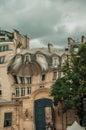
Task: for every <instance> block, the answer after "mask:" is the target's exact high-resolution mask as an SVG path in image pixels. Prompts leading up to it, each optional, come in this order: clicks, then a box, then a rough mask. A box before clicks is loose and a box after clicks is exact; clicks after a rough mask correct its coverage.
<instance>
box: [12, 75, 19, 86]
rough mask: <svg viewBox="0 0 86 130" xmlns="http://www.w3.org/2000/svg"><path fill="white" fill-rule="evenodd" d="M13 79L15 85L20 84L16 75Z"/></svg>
mask: <svg viewBox="0 0 86 130" xmlns="http://www.w3.org/2000/svg"><path fill="white" fill-rule="evenodd" d="M13 78H14V84H18V79H17V76H16V75H13Z"/></svg>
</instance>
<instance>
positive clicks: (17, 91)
mask: <svg viewBox="0 0 86 130" xmlns="http://www.w3.org/2000/svg"><path fill="white" fill-rule="evenodd" d="M16 96H19V88H16Z"/></svg>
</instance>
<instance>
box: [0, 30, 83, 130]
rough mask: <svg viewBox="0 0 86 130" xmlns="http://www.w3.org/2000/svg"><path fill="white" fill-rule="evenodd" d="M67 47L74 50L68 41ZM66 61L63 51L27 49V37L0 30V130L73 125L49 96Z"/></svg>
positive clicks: (71, 114) (71, 118) (71, 117)
mask: <svg viewBox="0 0 86 130" xmlns="http://www.w3.org/2000/svg"><path fill="white" fill-rule="evenodd" d="M82 42H83V41H82ZM73 43H74V44H73ZM68 45H69V46H68V51H69V52H70V51H71V50H72V48H73V50H74V47H73V45H75V41H74V40H73V39H71V38H69V39H68ZM75 47H76V46H75ZM76 50H77V49H75V51H76ZM66 59H67V54H66V51H65V49H58V48H54V47H53V45H52V44H51V43H49V44H48V47H47V48H32V49H30V43H29V38H28V37H27V36H24V35H21V34H20V33H19V32H18V31H17V30H14V32H13V33H9V32H7V31H3V30H0V130H46V128H47V125H50V126H51V127H52V129H53V128H56V129H59V130H62V128H66V126H67V125H70V124H72V123H73V121H74V120H75V115H74V112H73V110H71V111H69V112H67V113H66V114H64V115H63V114H62V108H61V106H60V104H59V105H58V106H57V107H55V106H54V105H53V97H51V95H50V89H51V87H52V84H53V83H54V82H55V81H56V79H58V78H60V77H61V76H62V74H61V71H60V67H61V66H62V65H63V64H64V62H65V60H66Z"/></svg>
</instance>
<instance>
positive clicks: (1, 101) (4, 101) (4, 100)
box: [0, 99, 9, 103]
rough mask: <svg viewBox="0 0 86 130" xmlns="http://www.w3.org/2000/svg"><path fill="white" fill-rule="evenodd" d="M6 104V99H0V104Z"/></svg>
mask: <svg viewBox="0 0 86 130" xmlns="http://www.w3.org/2000/svg"><path fill="white" fill-rule="evenodd" d="M7 102H9V101H8V100H6V99H0V103H7Z"/></svg>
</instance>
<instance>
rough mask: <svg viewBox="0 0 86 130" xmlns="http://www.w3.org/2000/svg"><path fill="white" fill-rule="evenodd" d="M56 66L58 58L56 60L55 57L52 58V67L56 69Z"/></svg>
mask: <svg viewBox="0 0 86 130" xmlns="http://www.w3.org/2000/svg"><path fill="white" fill-rule="evenodd" d="M58 65H59V61H58V58H57V57H54V58H53V66H54V67H58Z"/></svg>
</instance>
